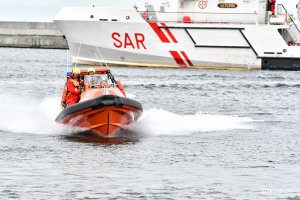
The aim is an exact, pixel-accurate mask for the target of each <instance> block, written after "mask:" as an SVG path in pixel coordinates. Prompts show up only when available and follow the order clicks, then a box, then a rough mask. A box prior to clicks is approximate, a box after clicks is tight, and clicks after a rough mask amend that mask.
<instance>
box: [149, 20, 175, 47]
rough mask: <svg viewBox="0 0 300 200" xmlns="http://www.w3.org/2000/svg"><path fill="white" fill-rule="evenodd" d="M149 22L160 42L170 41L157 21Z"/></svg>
mask: <svg viewBox="0 0 300 200" xmlns="http://www.w3.org/2000/svg"><path fill="white" fill-rule="evenodd" d="M149 24H150V26H151V28H152V29H153V30H154V32H155V33H156V34H157V36H158V37H159V38H160V40H161V41H162V42H166V43H170V41H169V39H168V38H167V36H166V35H165V34H164V32H163V31H162V30H161V29H160V28H159V27H158V25H157V23H153V22H150V23H149Z"/></svg>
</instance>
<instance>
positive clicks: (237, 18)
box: [139, 11, 258, 24]
mask: <svg viewBox="0 0 300 200" xmlns="http://www.w3.org/2000/svg"><path fill="white" fill-rule="evenodd" d="M139 13H140V15H141V16H142V17H143V18H144V19H145V20H146V21H148V22H176V23H193V24H195V23H196V24H197V23H201V24H202V23H208V24H211V23H216V24H219V23H220V24H257V23H258V19H257V13H212V12H186V11H185V12H165V11H164V12H162V11H140V12H139ZM224 15H226V17H224ZM241 17H243V19H241Z"/></svg>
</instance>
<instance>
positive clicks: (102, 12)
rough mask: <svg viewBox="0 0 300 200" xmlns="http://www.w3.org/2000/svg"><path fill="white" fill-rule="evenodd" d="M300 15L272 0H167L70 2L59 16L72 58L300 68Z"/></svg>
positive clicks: (122, 62) (133, 63) (146, 63)
mask: <svg viewBox="0 0 300 200" xmlns="http://www.w3.org/2000/svg"><path fill="white" fill-rule="evenodd" d="M297 8H298V10H297V11H298V16H293V15H292V14H290V13H288V11H287V10H286V9H285V7H284V5H282V4H276V12H275V13H272V12H271V11H269V10H270V2H269V0H200V1H199V0H197V1H196V0H164V1H162V2H161V4H160V5H158V6H155V5H152V4H150V3H146V4H145V9H144V11H140V10H139V9H138V8H137V7H135V8H132V9H118V8H104V7H65V8H63V9H62V10H61V11H60V12H59V13H58V15H57V16H56V19H55V20H54V21H55V23H56V24H57V25H58V27H59V28H60V29H61V31H62V32H63V33H64V34H65V36H66V38H67V40H68V44H69V49H70V52H71V54H72V56H73V61H75V60H76V61H80V62H91V63H98V62H106V63H109V64H113V65H126V66H150V67H177V68H178V67H180V68H216V69H270V70H300V26H299V13H300V1H299V3H298V5H297Z"/></svg>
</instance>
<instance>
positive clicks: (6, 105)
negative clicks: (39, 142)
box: [0, 96, 82, 135]
mask: <svg viewBox="0 0 300 200" xmlns="http://www.w3.org/2000/svg"><path fill="white" fill-rule="evenodd" d="M59 102H60V100H59V98H52V97H48V98H44V99H42V100H37V99H34V98H28V97H15V96H4V97H1V98H0V110H1V115H0V130H1V131H2V132H11V133H30V134H50V135H64V134H72V133H77V132H81V131H82V129H81V128H73V127H69V126H65V125H62V124H58V123H56V122H55V121H54V120H55V118H56V116H57V115H58V114H59V112H60V108H59V105H60V104H59Z"/></svg>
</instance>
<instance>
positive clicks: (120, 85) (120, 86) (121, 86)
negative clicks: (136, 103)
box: [116, 81, 126, 97]
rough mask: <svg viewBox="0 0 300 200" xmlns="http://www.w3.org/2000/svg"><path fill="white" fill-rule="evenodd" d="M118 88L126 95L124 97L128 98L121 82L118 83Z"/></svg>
mask: <svg viewBox="0 0 300 200" xmlns="http://www.w3.org/2000/svg"><path fill="white" fill-rule="evenodd" d="M116 84H117V87H118V88H119V90H120V91H121V92H122V93H123V94H124V96H125V97H126V93H125V90H124V88H123V85H122V83H121V82H120V81H116Z"/></svg>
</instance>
